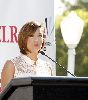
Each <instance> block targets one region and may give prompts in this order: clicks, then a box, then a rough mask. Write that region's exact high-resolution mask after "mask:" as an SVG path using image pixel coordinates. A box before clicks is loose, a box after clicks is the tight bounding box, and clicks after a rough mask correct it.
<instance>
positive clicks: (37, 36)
mask: <svg viewBox="0 0 88 100" xmlns="http://www.w3.org/2000/svg"><path fill="white" fill-rule="evenodd" d="M43 32H44V29H43V28H38V29H37V30H36V32H35V33H33V34H32V35H30V36H29V37H28V40H27V48H28V50H29V51H31V52H32V53H38V51H39V50H40V49H41V47H42V43H43Z"/></svg>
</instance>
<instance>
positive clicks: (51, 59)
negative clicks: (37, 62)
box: [45, 55, 76, 77]
mask: <svg viewBox="0 0 88 100" xmlns="http://www.w3.org/2000/svg"><path fill="white" fill-rule="evenodd" d="M45 56H46V57H48V56H47V55H45ZM48 58H49V59H50V60H52V61H53V62H55V63H56V64H57V65H59V66H60V67H62V68H63V69H64V70H65V71H66V72H68V73H69V74H71V75H72V76H74V77H76V76H75V75H74V74H72V73H71V72H69V71H68V70H67V69H66V68H65V67H64V66H62V65H60V64H59V63H57V62H56V61H54V60H53V59H51V58H50V57H48Z"/></svg>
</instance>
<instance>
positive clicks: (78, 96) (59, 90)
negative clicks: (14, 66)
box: [0, 77, 88, 100]
mask: <svg viewBox="0 0 88 100" xmlns="http://www.w3.org/2000/svg"><path fill="white" fill-rule="evenodd" d="M0 100H88V78H86V77H84V78H81V77H77V78H71V77H27V78H15V79H12V80H11V81H10V83H9V84H8V85H7V86H6V88H5V89H4V90H3V91H2V93H1V94H0Z"/></svg>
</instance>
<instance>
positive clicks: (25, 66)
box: [11, 55, 51, 78]
mask: <svg viewBox="0 0 88 100" xmlns="http://www.w3.org/2000/svg"><path fill="white" fill-rule="evenodd" d="M11 61H12V62H13V64H14V66H15V74H14V78H17V77H29V76H51V65H50V63H48V62H46V61H43V60H41V59H38V60H37V61H36V65H35V64H34V61H33V60H31V59H30V58H29V57H27V56H25V55H20V56H18V57H15V58H14V59H11Z"/></svg>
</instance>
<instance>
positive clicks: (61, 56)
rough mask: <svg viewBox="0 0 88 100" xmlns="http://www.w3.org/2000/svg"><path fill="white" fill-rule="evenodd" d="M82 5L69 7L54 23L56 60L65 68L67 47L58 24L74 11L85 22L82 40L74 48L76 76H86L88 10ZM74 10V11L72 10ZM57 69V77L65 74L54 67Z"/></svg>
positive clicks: (87, 62) (87, 60)
mask: <svg viewBox="0 0 88 100" xmlns="http://www.w3.org/2000/svg"><path fill="white" fill-rule="evenodd" d="M78 1H82V0H77V2H78ZM82 5H84V3H82V2H80V5H79V4H78V6H77V4H76V6H77V8H76V6H72V8H71V5H70V7H68V8H69V10H66V11H65V12H64V13H63V15H62V16H58V17H57V19H56V23H55V27H56V29H55V33H56V55H57V56H56V60H57V62H58V63H60V64H62V66H65V68H66V66H67V47H66V45H65V44H64V41H63V38H62V35H61V30H60V22H61V21H62V19H63V18H64V17H65V16H66V15H67V14H69V13H70V11H72V10H74V11H75V12H76V13H77V15H78V16H80V17H81V18H82V19H83V20H84V22H85V26H84V31H83V35H82V38H81V40H80V43H79V44H78V46H77V48H76V62H75V66H76V67H75V75H76V76H88V72H87V70H88V39H87V37H88V8H86V6H82ZM84 7H85V8H84ZM74 8H75V9H74ZM56 68H57V75H66V72H65V71H64V70H63V69H62V68H60V67H58V66H57V67H56Z"/></svg>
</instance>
